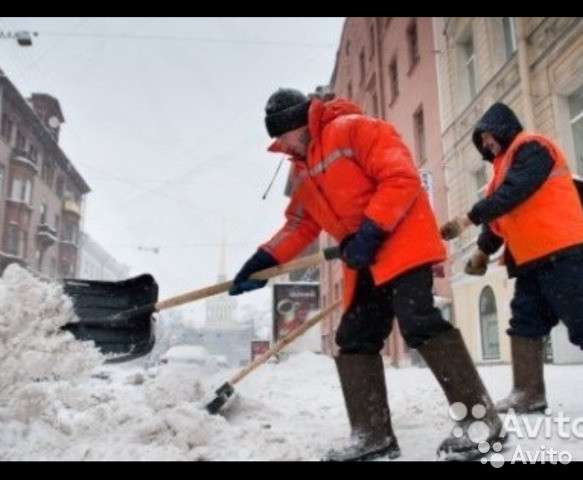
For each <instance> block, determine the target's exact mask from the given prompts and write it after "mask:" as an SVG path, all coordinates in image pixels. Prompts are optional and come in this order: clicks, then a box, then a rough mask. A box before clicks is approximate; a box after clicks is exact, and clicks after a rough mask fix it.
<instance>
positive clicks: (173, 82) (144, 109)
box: [0, 17, 344, 323]
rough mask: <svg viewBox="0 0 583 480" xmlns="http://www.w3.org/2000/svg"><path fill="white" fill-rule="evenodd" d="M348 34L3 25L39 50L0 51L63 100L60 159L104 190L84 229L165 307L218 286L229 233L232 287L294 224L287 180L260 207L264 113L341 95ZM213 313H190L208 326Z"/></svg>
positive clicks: (170, 21) (253, 27)
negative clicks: (329, 88) (339, 58)
mask: <svg viewBox="0 0 583 480" xmlns="http://www.w3.org/2000/svg"><path fill="white" fill-rule="evenodd" d="M343 21H344V19H343V18H259V19H253V18H176V19H174V18H124V19H121V18H120V19H117V18H63V19H60V18H38V19H35V18H6V17H4V18H0V30H1V31H4V32H5V31H15V30H31V31H37V32H38V33H39V36H38V37H35V38H34V45H33V46H32V47H29V48H23V47H19V46H18V45H17V44H16V42H15V41H13V40H0V68H2V69H3V70H4V72H5V73H6V74H7V75H8V76H9V77H10V78H11V80H12V81H13V82H14V83H15V85H16V87H17V88H18V89H19V90H20V91H21V93H22V94H23V95H24V96H26V97H28V96H29V95H30V94H31V93H32V92H44V93H49V94H51V95H54V96H55V97H57V98H58V99H59V101H60V103H61V107H62V109H63V113H64V116H65V121H66V123H65V124H64V125H63V127H62V130H61V140H60V143H61V147H62V148H63V150H64V151H65V153H66V154H67V155H68V157H69V158H70V160H71V161H72V162H73V164H74V165H75V167H76V168H77V169H78V170H79V172H80V173H81V174H82V175H83V177H84V178H85V179H86V181H87V182H88V184H89V185H90V186H91V189H92V192H91V193H90V194H89V195H88V196H87V198H86V210H85V219H84V229H85V230H86V231H87V232H88V233H89V234H90V235H91V236H92V237H93V238H94V239H95V240H97V241H98V242H99V243H100V244H102V246H103V247H105V248H106V249H107V250H108V251H109V252H110V253H111V254H112V255H113V256H114V257H115V258H116V259H118V260H119V261H121V262H124V263H126V264H128V265H130V266H131V274H132V275H134V274H139V273H144V272H149V273H152V274H153V275H154V277H155V278H156V280H157V281H158V283H159V285H160V299H163V298H166V297H168V296H171V295H175V294H178V293H181V292H184V291H186V290H190V289H193V288H198V287H203V286H206V285H208V284H211V283H214V282H215V281H216V277H217V270H218V263H219V244H220V242H221V238H222V235H223V233H224V235H225V238H226V241H227V243H228V247H227V275H228V276H229V277H232V276H233V275H234V274H235V273H236V272H237V270H238V268H239V266H240V265H241V264H242V262H244V261H245V259H246V258H247V257H248V256H249V255H250V254H251V253H253V251H254V250H255V248H256V247H257V245H258V244H259V243H261V242H262V241H264V240H266V239H267V238H269V237H270V236H271V234H272V233H274V232H275V230H276V229H277V228H278V227H279V226H280V225H281V224H282V221H283V210H284V208H285V205H286V203H287V199H286V198H285V197H284V196H283V188H284V185H285V179H286V174H287V168H286V169H285V170H284V169H282V171H281V172H280V175H279V178H278V179H277V181H276V183H275V184H274V186H273V189H272V192H271V194H270V196H269V197H268V199H267V200H262V199H261V196H262V194H263V192H264V190H265V188H266V186H267V184H268V183H269V181H270V179H271V176H272V175H273V173H274V171H275V168H276V166H277V162H278V161H279V160H280V157H278V156H275V155H273V154H269V153H267V152H266V151H265V148H266V147H267V146H268V144H269V138H268V136H267V133H266V131H265V127H264V123H263V108H264V105H265V102H266V100H267V98H268V96H269V95H270V94H271V93H272V92H273V91H275V90H276V89H277V88H278V87H286V86H289V87H296V88H299V89H301V90H303V91H305V92H308V91H312V90H313V89H314V88H315V87H316V86H317V85H320V84H326V83H328V81H329V79H330V76H331V74H332V69H333V67H334V59H335V53H336V46H337V44H338V41H339V39H340V34H341V29H342V24H343ZM139 247H160V253H159V254H154V253H151V252H147V251H140V250H139ZM238 298H239V299H240V300H239V304H240V305H241V306H242V305H245V304H253V305H256V306H260V305H265V304H266V303H267V302H268V301H269V299H270V294H269V293H268V292H267V291H262V292H255V293H250V294H247V295H244V296H240V297H238ZM203 306H204V303H203V302H199V304H198V305H196V306H193V307H191V308H188V309H185V310H183V311H184V312H188V315H189V316H190V317H192V319H193V320H195V321H197V323H198V322H199V321H200V320H201V319H202V318H203V317H204V310H203Z"/></svg>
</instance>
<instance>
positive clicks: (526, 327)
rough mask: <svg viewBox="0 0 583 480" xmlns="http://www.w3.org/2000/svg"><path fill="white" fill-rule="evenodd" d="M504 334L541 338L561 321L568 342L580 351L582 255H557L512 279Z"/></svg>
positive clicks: (582, 344) (582, 334)
mask: <svg viewBox="0 0 583 480" xmlns="http://www.w3.org/2000/svg"><path fill="white" fill-rule="evenodd" d="M510 309H511V311H512V318H511V319H510V328H509V329H508V331H507V333H508V334H509V335H516V336H519V337H531V338H534V337H543V336H545V335H548V333H549V332H550V331H551V329H552V328H553V327H554V326H555V325H557V323H558V322H559V319H560V320H562V321H563V323H564V324H565V325H566V327H567V330H568V332H569V340H570V341H571V343H573V344H575V345H578V346H579V347H580V348H583V256H582V255H572V256H561V257H559V258H556V259H554V258H551V259H550V260H549V261H548V262H545V263H544V264H542V265H540V266H537V267H536V268H534V269H532V270H529V271H528V272H527V273H523V274H519V275H517V277H516V285H515V290H514V298H513V299H512V302H511V303H510Z"/></svg>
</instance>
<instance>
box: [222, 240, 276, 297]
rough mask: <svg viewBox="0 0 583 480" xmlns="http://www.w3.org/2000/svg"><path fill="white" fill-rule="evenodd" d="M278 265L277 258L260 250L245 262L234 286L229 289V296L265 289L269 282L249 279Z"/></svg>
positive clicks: (234, 281)
mask: <svg viewBox="0 0 583 480" xmlns="http://www.w3.org/2000/svg"><path fill="white" fill-rule="evenodd" d="M277 264H278V261H277V260H276V259H275V258H273V257H272V256H271V255H270V254H269V253H267V252H266V251H265V250H262V249H261V248H260V249H259V250H257V251H256V252H255V253H254V254H253V256H252V257H251V258H250V259H249V260H247V261H246V262H245V264H244V265H243V267H242V268H241V270H239V273H237V275H236V276H235V279H234V280H233V286H232V287H231V288H230V289H229V295H240V294H241V293H244V292H250V291H251V290H256V289H258V288H263V287H264V286H265V285H266V284H267V280H252V279H249V277H250V276H251V275H252V274H253V273H255V272H258V271H259V270H264V269H266V268H270V267H274V266H275V265H277Z"/></svg>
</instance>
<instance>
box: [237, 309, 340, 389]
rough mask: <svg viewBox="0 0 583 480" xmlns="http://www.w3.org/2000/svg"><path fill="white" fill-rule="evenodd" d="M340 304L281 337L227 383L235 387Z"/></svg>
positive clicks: (325, 310)
mask: <svg viewBox="0 0 583 480" xmlns="http://www.w3.org/2000/svg"><path fill="white" fill-rule="evenodd" d="M341 303H342V302H341V301H338V302H336V303H334V304H332V305H330V306H329V307H328V308H326V309H324V310H322V311H321V312H320V313H318V314H316V315H314V316H313V317H312V318H310V319H309V320H308V321H306V322H304V323H302V324H301V325H300V326H299V327H298V328H296V329H294V330H293V331H291V332H289V333H288V334H287V335H286V336H285V337H282V338H281V339H279V340H278V342H277V343H276V344H275V345H274V346H273V347H271V348H270V349H269V350H267V352H265V353H263V354H262V355H260V356H258V357H257V358H256V359H255V360H253V361H252V362H251V363H250V364H249V365H247V366H246V367H245V368H243V369H242V370H240V371H239V372H238V373H237V374H236V375H235V376H234V377H233V378H231V380H229V383H230V384H231V385H235V384H236V383H237V382H239V381H240V380H241V379H243V378H244V377H246V376H247V375H249V374H250V373H251V372H252V371H253V370H255V369H256V368H257V367H259V365H261V364H263V363H265V362H267V360H269V359H270V358H271V357H272V356H273V355H275V354H276V353H277V352H279V351H280V350H281V349H283V348H284V347H285V346H286V345H288V344H289V343H291V342H293V341H294V340H295V339H296V338H298V337H299V336H300V335H303V334H304V332H305V331H306V330H308V329H310V328H312V327H313V326H314V325H316V323H318V322H320V321H322V319H324V318H325V317H327V316H328V315H330V314H331V313H332V312H333V311H334V310H336V309H337V308H338V307H340V304H341Z"/></svg>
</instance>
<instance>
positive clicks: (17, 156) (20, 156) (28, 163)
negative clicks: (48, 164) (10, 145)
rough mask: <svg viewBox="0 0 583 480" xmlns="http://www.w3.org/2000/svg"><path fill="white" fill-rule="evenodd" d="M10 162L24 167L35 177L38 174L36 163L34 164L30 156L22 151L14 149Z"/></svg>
mask: <svg viewBox="0 0 583 480" xmlns="http://www.w3.org/2000/svg"><path fill="white" fill-rule="evenodd" d="M11 160H12V161H13V162H15V163H18V164H20V165H24V166H25V167H26V168H28V169H29V170H30V171H31V172H32V173H33V174H35V175H36V174H37V173H38V166H37V164H36V162H34V161H33V160H32V159H31V158H30V155H29V154H28V153H26V152H25V151H24V150H19V149H17V148H14V149H13V150H12V157H11Z"/></svg>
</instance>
